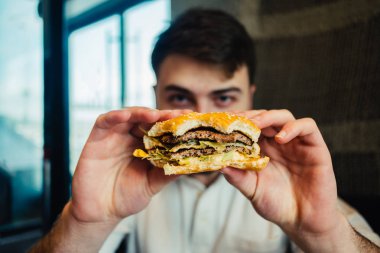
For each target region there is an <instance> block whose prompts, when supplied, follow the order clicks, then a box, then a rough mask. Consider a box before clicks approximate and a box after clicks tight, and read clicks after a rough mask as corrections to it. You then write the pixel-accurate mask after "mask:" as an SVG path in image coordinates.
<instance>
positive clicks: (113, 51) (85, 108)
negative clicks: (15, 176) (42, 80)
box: [69, 16, 121, 172]
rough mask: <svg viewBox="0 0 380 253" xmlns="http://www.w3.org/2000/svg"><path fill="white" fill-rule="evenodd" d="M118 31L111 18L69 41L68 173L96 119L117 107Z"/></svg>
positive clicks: (118, 84)
mask: <svg viewBox="0 0 380 253" xmlns="http://www.w3.org/2000/svg"><path fill="white" fill-rule="evenodd" d="M119 30H120V26H119V16H112V17H109V18H107V19H104V20H101V21H99V22H97V23H94V24H92V25H90V26H88V27H84V28H82V29H80V30H77V31H75V32H74V33H73V34H71V36H70V38H69V85H70V167H71V172H73V171H74V169H75V165H76V163H77V161H78V158H79V155H80V152H81V150H82V148H83V145H84V144H85V142H86V139H87V137H88V134H89V133H90V131H91V128H92V125H93V124H94V121H95V119H96V117H97V116H98V115H99V114H101V113H104V112H106V111H109V110H113V109H117V108H119V107H120V104H121V103H120V100H121V99H120V97H121V95H120V50H119V43H120V42H119V41H120V40H119V39H120V36H119Z"/></svg>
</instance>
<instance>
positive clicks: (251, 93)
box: [249, 83, 256, 108]
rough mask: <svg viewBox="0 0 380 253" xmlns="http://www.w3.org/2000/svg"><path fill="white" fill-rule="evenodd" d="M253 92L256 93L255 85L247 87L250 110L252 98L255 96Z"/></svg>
mask: <svg viewBox="0 0 380 253" xmlns="http://www.w3.org/2000/svg"><path fill="white" fill-rule="evenodd" d="M255 92H256V85H255V84H254V83H252V84H251V85H250V86H249V99H250V100H251V101H250V104H251V108H254V107H253V101H254V100H253V96H254V95H255Z"/></svg>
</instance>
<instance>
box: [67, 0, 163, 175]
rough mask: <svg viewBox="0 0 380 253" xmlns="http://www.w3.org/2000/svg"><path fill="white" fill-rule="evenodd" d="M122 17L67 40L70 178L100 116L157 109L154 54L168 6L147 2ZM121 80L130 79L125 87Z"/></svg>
mask: <svg viewBox="0 0 380 253" xmlns="http://www.w3.org/2000/svg"><path fill="white" fill-rule="evenodd" d="M94 2H99V1H94ZM74 3H76V2H75V1H74V2H73V4H74ZM78 3H79V2H78ZM89 11H91V10H89ZM122 15H123V16H120V14H115V15H113V16H111V17H108V18H106V19H102V20H100V21H98V22H96V23H92V24H91V25H89V26H85V27H83V28H81V29H78V30H75V31H74V32H73V33H72V34H71V35H70V37H69V85H70V88H69V90H70V170H71V172H72V173H73V172H74V170H75V166H76V164H77V161H78V159H79V155H80V152H81V150H82V148H83V145H84V144H85V142H86V139H87V137H88V135H89V133H90V131H91V128H92V126H93V124H94V122H95V119H96V118H97V116H98V115H99V114H101V113H104V112H107V111H110V110H114V109H119V108H121V107H123V106H137V105H139V106H148V107H154V106H155V101H154V92H153V88H152V86H153V84H154V83H155V76H154V73H153V70H152V68H151V66H150V54H151V51H152V48H153V45H154V43H155V41H156V37H157V35H158V34H159V33H160V32H161V31H162V30H163V29H164V28H165V27H166V26H167V25H168V22H169V20H170V1H168V0H157V1H149V2H144V3H141V4H138V5H136V6H134V7H132V8H129V9H128V10H126V11H124V13H123V14H122ZM121 27H124V30H123V31H121ZM121 33H122V34H121ZM122 38H124V43H123V44H121V39H122ZM122 47H123V48H124V52H125V53H124V55H121V52H122V50H121V48H122ZM122 62H125V64H124V65H125V68H124V69H123V71H124V72H122V70H121V68H122V67H121V66H122V64H121V63H122ZM122 74H124V75H125V77H126V78H125V79H126V82H125V84H123V83H122V79H121V76H122ZM124 85H125V89H124ZM123 90H125V93H124V94H122V91H123Z"/></svg>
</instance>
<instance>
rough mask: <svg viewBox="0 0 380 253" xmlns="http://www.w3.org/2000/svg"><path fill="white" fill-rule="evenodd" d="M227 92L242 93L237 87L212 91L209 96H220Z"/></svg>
mask: <svg viewBox="0 0 380 253" xmlns="http://www.w3.org/2000/svg"><path fill="white" fill-rule="evenodd" d="M227 92H238V93H242V91H241V89H239V88H237V87H229V88H225V89H220V90H214V91H213V92H211V94H213V95H220V94H224V93H227Z"/></svg>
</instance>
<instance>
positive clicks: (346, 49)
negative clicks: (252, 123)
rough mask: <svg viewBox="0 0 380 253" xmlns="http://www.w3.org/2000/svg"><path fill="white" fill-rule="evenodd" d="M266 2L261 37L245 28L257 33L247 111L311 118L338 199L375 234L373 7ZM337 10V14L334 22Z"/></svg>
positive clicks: (378, 54)
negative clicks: (326, 152)
mask: <svg viewBox="0 0 380 253" xmlns="http://www.w3.org/2000/svg"><path fill="white" fill-rule="evenodd" d="M285 2H286V1H281V5H282V6H284V5H285ZM349 2H351V3H353V1H349ZM357 2H359V1H357ZM366 3H367V2H361V4H362V5H364V6H365V5H366ZM270 4H273V5H276V4H275V2H274V1H268V2H266V3H265V4H264V5H265V6H261V7H263V8H264V9H265V11H263V12H259V15H258V19H257V20H258V22H259V27H261V28H263V27H267V28H268V30H269V32H265V31H263V32H262V33H260V30H258V29H256V30H255V26H251V29H252V31H253V33H256V34H257V35H258V36H257V37H256V51H257V63H258V72H257V79H256V83H257V85H258V90H257V94H256V96H255V107H256V108H266V109H272V108H273V109H275V108H287V109H289V110H290V111H292V112H293V113H294V115H295V116H296V117H313V118H314V119H315V120H316V121H317V123H318V125H319V126H320V129H321V131H322V134H323V135H324V138H325V140H326V142H327V144H328V146H329V149H330V151H331V154H332V158H333V165H334V171H335V174H336V178H337V184H338V192H339V195H340V196H341V197H342V198H343V199H345V200H347V201H348V202H349V203H350V204H351V205H353V206H354V207H356V208H357V209H358V210H359V211H360V212H361V213H362V214H363V216H365V217H366V219H367V220H368V221H369V223H370V224H371V226H372V227H373V228H374V229H375V230H376V231H377V232H380V218H379V216H378V212H379V211H380V131H379V130H378V129H380V11H379V6H378V5H377V6H367V8H364V9H361V10H360V8H359V9H358V12H357V16H355V11H354V9H353V8H351V7H344V6H345V5H344V4H342V2H339V1H335V3H331V4H325V5H315V6H314V7H310V6H309V7H308V8H306V9H305V8H304V7H303V8H300V9H297V6H294V3H293V4H291V5H289V6H287V7H284V9H287V11H284V10H279V6H274V7H273V10H277V11H278V12H275V11H272V12H268V11H267V10H269V9H271V7H270V6H269V5H270ZM338 6H339V7H340V9H339V10H335V11H336V12H338V13H339V12H342V8H343V12H342V13H343V14H342V13H341V14H339V15H340V16H339V17H336V16H334V15H335V14H334V13H335V12H334V7H338ZM313 8H314V9H313ZM344 8H347V9H346V11H347V12H351V13H350V15H344V10H345V9H344ZM289 9H290V10H289ZM316 9H318V12H319V14H320V18H321V20H322V21H321V23H320V24H319V25H320V27H318V18H316V13H318V12H317V11H315V10H316ZM371 9H372V11H370V10H371ZM260 13H261V14H260ZM268 13H270V14H268ZM280 13H281V14H280ZM295 13H297V15H296V14H295ZM260 15H262V16H260ZM246 17H247V16H246ZM287 17H288V19H287ZM276 19H277V20H278V25H277V23H276V22H275V21H276ZM244 20H245V22H247V18H245V19H244ZM329 20H330V21H331V23H329ZM260 22H261V23H260ZM265 22H266V23H265ZM297 22H299V24H297ZM316 22H317V24H316ZM284 23H285V24H284ZM292 24H293V26H292ZM256 28H257V27H256ZM308 29H309V30H308ZM276 31H278V33H277V34H276Z"/></svg>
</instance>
